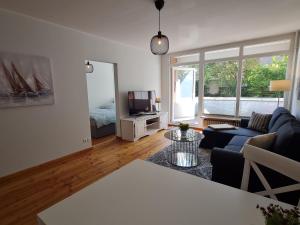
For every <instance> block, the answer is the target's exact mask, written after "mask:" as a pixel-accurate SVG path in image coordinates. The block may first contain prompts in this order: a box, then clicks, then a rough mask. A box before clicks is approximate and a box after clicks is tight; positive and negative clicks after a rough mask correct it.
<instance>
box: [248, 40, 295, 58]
mask: <svg viewBox="0 0 300 225" xmlns="http://www.w3.org/2000/svg"><path fill="white" fill-rule="evenodd" d="M290 44H291V41H290V40H282V41H275V42H267V43H262V44H256V45H248V46H245V47H244V55H254V54H266V53H269V52H278V51H288V50H289V49H290Z"/></svg>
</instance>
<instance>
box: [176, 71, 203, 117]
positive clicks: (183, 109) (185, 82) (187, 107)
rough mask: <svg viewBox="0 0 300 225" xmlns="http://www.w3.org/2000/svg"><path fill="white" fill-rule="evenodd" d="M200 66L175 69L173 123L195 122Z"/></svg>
mask: <svg viewBox="0 0 300 225" xmlns="http://www.w3.org/2000/svg"><path fill="white" fill-rule="evenodd" d="M197 66H198V65H196V66H195V65H185V66H179V67H173V69H172V70H173V71H172V72H173V73H172V74H173V76H172V77H173V79H172V83H173V85H172V86H173V87H172V88H173V121H184V120H193V119H195V117H196V116H197V112H198V110H197V109H198V95H197V94H196V93H197V89H198V88H197V87H196V86H197V84H198V80H199V79H198V78H197V74H198V68H197Z"/></svg>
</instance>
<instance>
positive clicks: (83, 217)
mask: <svg viewBox="0 0 300 225" xmlns="http://www.w3.org/2000/svg"><path fill="white" fill-rule="evenodd" d="M270 203H277V204H278V203H279V202H276V201H273V200H270V199H267V198H264V197H261V196H258V195H255V194H251V193H248V192H244V191H241V190H239V189H235V188H231V187H228V186H225V185H222V184H218V183H215V182H212V181H209V180H205V179H202V178H199V177H196V176H192V175H189V174H185V173H182V172H179V171H175V170H172V169H169V168H165V167H162V166H158V165H156V164H153V163H150V162H146V161H142V160H136V161H134V162H132V163H130V164H128V165H126V166H124V167H122V168H121V169H119V170H117V171H115V172H114V173H112V174H111V175H108V176H107V177H105V178H102V179H100V180H99V181H97V182H95V183H94V184H92V185H90V186H88V187H86V188H84V189H82V190H81V191H79V192H77V193H76V194H74V195H72V196H70V197H69V198H66V199H65V200H63V201H61V202H59V203H58V204H56V205H54V206H52V207H50V208H48V209H46V210H45V211H43V212H41V213H40V214H38V218H39V222H40V224H46V225H263V224H264V218H263V216H262V215H261V212H260V211H259V210H257V209H256V205H257V204H260V205H263V206H267V205H268V204H270ZM280 205H282V206H283V207H287V208H289V207H290V206H289V205H286V204H284V203H280Z"/></svg>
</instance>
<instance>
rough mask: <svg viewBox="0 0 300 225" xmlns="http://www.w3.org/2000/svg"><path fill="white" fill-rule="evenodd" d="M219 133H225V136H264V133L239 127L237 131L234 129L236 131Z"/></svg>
mask: <svg viewBox="0 0 300 225" xmlns="http://www.w3.org/2000/svg"><path fill="white" fill-rule="evenodd" d="M219 132H222V133H225V134H232V135H234V136H235V135H239V136H248V137H254V136H256V135H260V134H262V132H259V131H257V130H252V129H249V128H242V127H239V128H237V129H234V130H222V131H219Z"/></svg>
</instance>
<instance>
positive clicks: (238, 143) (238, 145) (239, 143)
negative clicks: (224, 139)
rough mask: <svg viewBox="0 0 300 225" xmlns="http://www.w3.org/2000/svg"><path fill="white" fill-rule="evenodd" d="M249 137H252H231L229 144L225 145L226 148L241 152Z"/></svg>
mask: <svg viewBox="0 0 300 225" xmlns="http://www.w3.org/2000/svg"><path fill="white" fill-rule="evenodd" d="M249 138H251V137H248V136H240V135H236V136H234V137H233V138H232V139H231V141H230V142H229V143H228V145H226V146H225V147H224V149H226V150H231V151H235V152H240V151H241V149H242V148H243V146H244V144H245V143H246V142H247V141H248V139H249Z"/></svg>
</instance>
